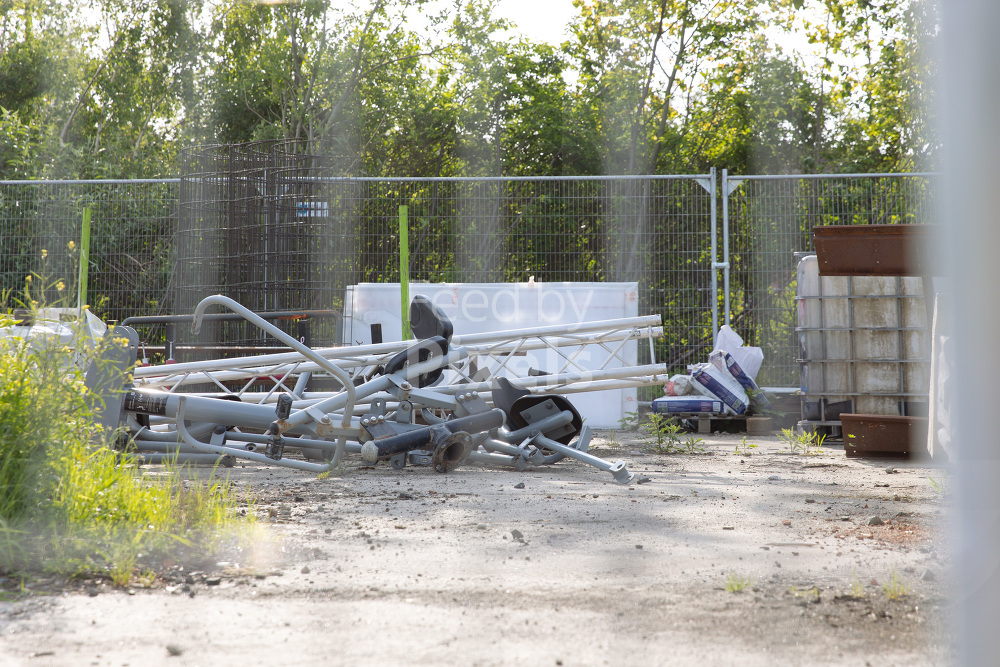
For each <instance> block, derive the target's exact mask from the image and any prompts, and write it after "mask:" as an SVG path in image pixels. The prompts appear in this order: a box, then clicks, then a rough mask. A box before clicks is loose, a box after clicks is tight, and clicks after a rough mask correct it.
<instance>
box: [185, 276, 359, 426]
mask: <svg viewBox="0 0 1000 667" xmlns="http://www.w3.org/2000/svg"><path fill="white" fill-rule="evenodd" d="M213 304H217V305H220V306H225V307H226V308H229V309H230V310H232V311H234V312H236V313H239V314H240V315H242V316H243V317H244V318H245V319H246V320H247V321H248V322H250V323H251V324H253V325H255V326H256V327H257V328H258V329H261V330H262V331H266V332H267V333H269V334H271V335H272V336H274V337H275V338H277V339H278V340H280V341H281V342H282V343H284V344H285V345H287V346H288V347H290V348H292V349H293V350H295V351H296V352H298V353H299V354H301V355H302V356H304V357H306V358H307V359H309V360H310V361H312V362H313V363H315V364H317V365H319V366H320V367H321V368H322V369H323V370H325V371H326V372H328V373H330V374H331V375H333V376H334V377H335V378H337V379H338V380H340V382H341V383H342V384H343V385H344V392H345V393H346V394H347V406H348V407H347V409H346V410H345V414H344V424H343V425H344V426H350V413H351V412H352V411H353V410H354V402H355V394H354V382H353V381H352V380H351V378H350V376H349V375H348V374H347V373H345V372H344V370H343V369H342V368H340V367H339V366H337V365H336V364H334V363H332V362H331V361H330V360H329V359H326V358H325V357H322V356H320V355H319V354H317V353H316V352H314V351H313V350H312V348H310V347H308V346H307V345H304V344H302V343H300V342H299V341H297V340H295V339H294V338H292V337H291V336H289V335H288V334H286V333H285V332H284V331H282V330H281V329H279V328H278V327H276V326H274V325H273V324H271V323H270V322H268V321H267V320H265V319H264V318H262V317H261V316H260V315H258V314H256V313H255V312H253V311H252V310H250V309H249V308H247V307H246V306H244V305H243V304H241V303H239V302H237V301H234V300H233V299H230V298H229V297H228V296H222V295H221V294H216V295H215V296H207V297H205V298H204V299H202V300H201V301H200V302H199V303H198V306H197V307H196V308H195V309H194V319H193V320H192V321H191V333H198V331H199V330H200V329H201V318H202V316H203V315H204V314H205V309H206V308H208V307H209V306H211V305H213Z"/></svg>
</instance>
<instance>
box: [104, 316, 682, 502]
mask: <svg viewBox="0 0 1000 667" xmlns="http://www.w3.org/2000/svg"><path fill="white" fill-rule="evenodd" d="M213 304H215V305H222V306H225V307H226V308H228V309H230V310H231V311H233V312H235V313H238V314H239V315H241V316H242V317H244V318H245V319H246V320H247V321H248V322H251V323H252V324H254V325H255V326H257V327H259V328H260V329H261V330H263V331H265V332H266V333H268V334H270V335H271V336H273V337H274V338H276V339H277V340H279V341H281V342H282V343H283V344H285V345H287V346H288V347H289V348H290V351H289V352H287V353H280V354H268V355H257V356H250V357H239V358H230V359H214V360H206V361H195V362H189V363H175V364H169V365H167V364H165V365H157V366H146V367H139V368H135V369H134V371H133V373H132V375H133V383H132V384H131V385H129V386H127V387H125V391H121V390H120V388H119V390H118V391H115V388H114V387H110V386H106V385H107V383H105V384H104V385H101V383H100V382H97V383H96V384H97V385H98V386H101V387H102V390H103V391H104V393H105V395H106V401H105V402H106V406H107V407H106V410H105V421H106V423H107V425H108V426H114V425H116V423H122V424H124V425H125V426H126V430H127V433H128V436H129V438H128V442H129V446H130V447H133V448H134V449H135V451H137V452H138V454H139V455H141V456H142V457H143V458H144V459H145V460H147V461H150V462H157V461H160V460H163V459H165V458H171V459H174V458H176V459H178V460H180V461H182V462H184V461H188V462H221V463H222V464H225V465H232V464H233V463H234V462H235V461H237V460H247V461H251V462H253V463H257V464H268V465H275V466H284V467H289V468H296V469H299V470H306V471H311V472H316V473H322V472H326V471H329V470H332V469H335V468H336V467H338V466H339V465H340V464H341V462H342V461H343V460H344V457H345V456H360V457H361V459H363V461H364V462H365V463H367V464H371V465H374V464H375V463H377V462H378V461H384V460H387V461H389V462H390V464H391V466H392V468H394V469H401V468H403V467H404V466H406V465H421V466H432V467H433V468H435V469H436V470H438V471H439V472H447V471H449V470H452V469H454V468H455V467H456V466H458V465H461V464H464V463H486V464H498V465H503V466H510V467H513V468H515V469H517V470H525V469H528V468H529V467H534V466H542V465H551V464H553V463H556V462H557V461H560V460H562V459H564V458H572V459H576V460H578V461H582V462H584V463H586V464H589V465H592V466H595V467H596V468H598V469H600V470H602V471H606V472H609V473H611V475H612V476H613V477H614V479H615V480H616V481H618V482H621V483H628V482H629V481H631V479H632V477H633V475H632V473H630V472H629V471H628V470H627V469H626V466H625V462H624V461H615V462H610V461H606V460H604V459H601V458H599V457H596V456H594V455H592V454H590V453H588V451H587V450H588V447H589V444H590V439H591V435H592V432H591V429H590V428H589V427H588V426H586V425H585V424H584V423H583V422H584V420H583V417H582V416H581V415H580V414H579V413H578V412H577V410H576V409H575V408H574V406H573V405H572V403H571V402H570V400H569V399H568V398H567V397H566V395H567V394H573V393H577V392H585V391H602V390H607V389H622V388H631V387H640V386H647V385H662V384H663V383H664V382H666V381H667V379H668V377H667V372H666V368H665V366H664V365H663V364H655V363H654V364H647V365H635V364H632V363H629V362H627V361H626V355H624V354H623V353H622V352H623V350H624V349H625V346H626V344H627V343H628V342H630V341H636V340H649V341H650V342H651V341H652V340H653V339H655V338H658V337H662V335H663V330H662V328H661V327H660V326H659V325H660V319H659V317H658V316H649V317H637V318H626V319H618V320H605V321H600V322H586V323H582V324H574V325H571V326H567V325H557V326H548V327H537V328H532V329H518V330H510V331H500V332H492V333H484V334H471V335H465V336H457V335H453V326H452V323H451V322H450V321H448V319H447V317H445V316H444V314H443V313H442V312H441V311H440V310H439V309H437V308H436V307H435V306H434V305H433V304H431V303H430V302H429V301H428V300H426V299H423V298H422V297H417V298H415V299H414V300H413V303H412V304H411V308H410V316H411V317H410V319H411V322H412V327H413V333H414V335H415V336H416V338H417V339H418V340H415V341H413V340H411V341H402V342H392V343H379V344H373V345H361V346H349V347H333V348H326V349H316V350H313V349H311V348H309V347H307V346H306V345H304V344H303V343H301V342H300V341H298V340H296V339H295V338H293V337H291V336H289V335H288V334H286V333H284V332H283V331H281V330H280V329H278V328H277V327H275V326H274V325H273V324H270V323H269V322H267V321H266V320H264V319H263V318H261V317H260V316H258V315H256V314H255V313H253V312H252V311H250V310H249V309H247V308H245V307H243V306H242V305H240V304H239V303H237V302H235V301H233V300H232V299H229V298H226V297H223V296H212V297H208V298H206V299H204V300H203V301H201V303H199V304H198V307H197V308H196V309H195V313H194V315H193V317H192V331H193V332H195V333H197V331H198V330H199V328H200V326H201V322H202V319H203V318H204V315H205V310H206V309H207V308H208V307H209V306H211V305H213ZM111 335H114V336H118V337H124V338H127V339H128V340H129V341H130V344H129V346H128V348H129V349H131V350H135V349H137V347H138V336H137V334H136V333H135V331H134V330H132V329H130V328H128V327H116V328H115V330H114V331H113V332H112V334H111ZM594 347H597V348H600V350H601V351H602V354H601V357H602V358H605V360H604V361H603V362H602V363H601V364H600V367H599V368H587V367H585V366H584V364H583V361H582V360H584V359H588V358H590V356H591V355H588V354H586V353H585V352H586V350H587V349H588V348H591V349H593V348H594ZM542 349H545V350H551V351H553V352H554V353H555V354H557V355H558V358H559V359H560V368H558V369H553V371H552V372H550V373H548V374H532V373H528V374H525V377H518V376H517V373H516V372H515V371H514V370H513V366H514V365H513V364H510V363H509V362H510V360H511V359H512V358H513V357H515V356H516V355H518V354H523V353H524V352H526V351H529V350H542ZM126 357H127V354H126V355H125V356H123V357H122V359H121V360H120V362H121V363H123V364H124V363H126ZM132 361H133V362H134V356H133V357H132ZM314 378H315V379H320V378H325V384H326V385H329V384H331V383H332V384H334V385H336V388H335V389H334V390H328V391H310V390H309V388H308V387H309V385H310V382H311V380H313V379H314ZM262 385H263V386H264V387H265V388H266V389H267V390H266V391H263V390H261V386H262Z"/></svg>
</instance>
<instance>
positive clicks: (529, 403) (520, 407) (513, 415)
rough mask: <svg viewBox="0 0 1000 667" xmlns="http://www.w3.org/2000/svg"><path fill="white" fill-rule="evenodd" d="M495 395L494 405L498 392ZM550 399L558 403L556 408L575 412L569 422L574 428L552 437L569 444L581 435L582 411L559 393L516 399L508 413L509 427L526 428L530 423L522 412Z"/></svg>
mask: <svg viewBox="0 0 1000 667" xmlns="http://www.w3.org/2000/svg"><path fill="white" fill-rule="evenodd" d="M493 396H494V398H493V402H494V405H496V394H494V395H493ZM549 400H551V401H552V402H553V403H555V404H556V409H557V410H559V412H562V411H563V410H569V411H570V412H572V413H573V421H571V422H570V423H569V425H570V426H572V427H573V430H572V431H571V432H568V433H566V434H564V435H561V436H559V437H558V438H552V439H553V440H555V441H556V442H559V443H562V444H564V445H568V444H569V443H570V442H572V441H573V438H575V437H576V436H577V435H579V433H580V429H582V428H583V418H582V417H581V416H580V413H579V412H577V411H576V408H574V407H573V404H572V403H570V402H569V399H568V398H566V397H565V396H560V395H559V394H532V395H530V396H522V397H520V398H518V399H516V400H515V401H514V403H513V404H512V405H511V407H510V412H508V413H507V427H508V428H510V429H511V430H512V431H516V430H517V429H520V428H524V427H525V426H527V425H528V421H527V420H526V419H525V418H524V417H522V416H521V412H522V411H524V410H528V409H530V408H533V407H534V406H536V405H538V404H540V403H544V402H545V401H549Z"/></svg>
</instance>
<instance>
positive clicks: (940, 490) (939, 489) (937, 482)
mask: <svg viewBox="0 0 1000 667" xmlns="http://www.w3.org/2000/svg"><path fill="white" fill-rule="evenodd" d="M927 481H928V482H930V483H931V488H932V489H934V491H935V493H937V494H938V495H942V496H943V495H946V494H947V493H948V473H947V472H945V471H943V470H942V471H941V477H940V478H939V479H935V478H934V477H928V478H927Z"/></svg>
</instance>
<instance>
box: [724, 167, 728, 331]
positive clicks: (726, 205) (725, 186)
mask: <svg viewBox="0 0 1000 667" xmlns="http://www.w3.org/2000/svg"><path fill="white" fill-rule="evenodd" d="M722 293H723V299H724V300H725V306H724V308H723V310H724V311H725V314H726V326H729V170H728V169H723V170H722Z"/></svg>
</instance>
